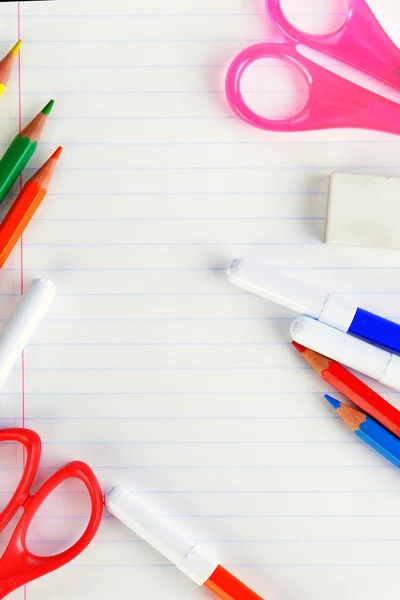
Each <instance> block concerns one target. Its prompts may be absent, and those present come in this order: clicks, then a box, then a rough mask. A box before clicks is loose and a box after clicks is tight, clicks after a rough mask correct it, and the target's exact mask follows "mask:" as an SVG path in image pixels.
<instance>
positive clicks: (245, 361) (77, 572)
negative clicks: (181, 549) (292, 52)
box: [0, 0, 400, 600]
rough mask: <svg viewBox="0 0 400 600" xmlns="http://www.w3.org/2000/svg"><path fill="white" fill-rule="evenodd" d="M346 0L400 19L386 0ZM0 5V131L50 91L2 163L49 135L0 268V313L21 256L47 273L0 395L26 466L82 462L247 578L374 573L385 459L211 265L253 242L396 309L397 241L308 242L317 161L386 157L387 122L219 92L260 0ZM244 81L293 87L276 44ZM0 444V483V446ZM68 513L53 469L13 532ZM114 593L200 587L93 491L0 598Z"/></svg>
mask: <svg viewBox="0 0 400 600" xmlns="http://www.w3.org/2000/svg"><path fill="white" fill-rule="evenodd" d="M339 4H340V3H339V2H328V1H326V2H322V3H318V7H317V8H316V3H315V2H313V1H312V0H307V1H306V2H303V3H302V7H301V8H299V6H298V3H297V2H295V1H294V0H292V1H291V2H289V1H288V2H285V5H286V6H287V9H288V11H289V12H290V14H291V16H292V18H293V19H295V20H296V22H297V23H299V24H301V25H303V26H304V27H305V28H307V27H309V28H316V27H317V26H319V25H329V24H331V23H335V24H337V23H338V22H340V20H341V19H342V18H343V3H342V4H341V6H339ZM370 5H371V7H372V9H373V10H374V11H375V12H376V14H377V15H378V16H379V18H380V20H381V22H382V23H383V24H384V25H385V27H387V29H388V31H389V32H390V35H392V36H393V39H394V40H395V41H396V42H397V43H400V13H399V11H398V8H397V3H396V2H395V0H381V1H380V2H378V0H371V2H370ZM0 13H1V16H2V19H1V26H0V27H1V32H2V40H3V42H2V46H1V47H2V49H3V50H4V52H5V51H6V50H7V48H8V47H9V46H10V44H11V43H13V42H14V40H15V39H16V38H17V36H18V34H19V33H20V35H21V37H22V38H23V40H24V46H23V50H22V52H21V64H20V68H19V69H16V70H14V73H13V76H12V80H11V81H10V85H9V88H8V91H7V93H6V95H5V96H4V97H3V98H2V100H1V105H0V115H1V119H0V126H1V134H2V135H1V138H0V139H1V141H2V143H3V146H2V148H3V147H5V145H6V143H8V142H9V141H10V140H11V139H12V138H13V136H14V135H15V132H16V131H17V130H18V126H19V122H20V123H21V124H22V125H24V124H25V123H27V122H28V121H29V120H30V119H31V118H32V117H33V116H34V115H35V114H36V113H37V112H38V110H40V108H41V107H42V106H43V105H44V104H45V103H46V102H47V101H48V100H49V99H50V98H51V97H54V98H55V100H56V104H55V106H54V109H53V113H52V115H51V117H50V119H49V121H48V124H47V126H46V129H45V131H44V134H43V138H42V140H41V143H40V145H39V147H38V150H37V153H36V154H35V156H34V158H33V159H32V160H31V162H30V163H29V165H28V168H27V169H26V171H25V173H24V180H25V179H26V177H27V176H29V175H30V174H31V173H32V172H33V171H34V170H35V169H37V168H38V166H39V165H40V164H41V163H42V162H43V161H44V160H45V159H46V158H47V157H48V156H49V155H50V154H51V153H52V152H53V151H54V149H55V148H56V147H57V145H59V144H62V145H63V147H64V153H63V155H62V158H61V160H60V164H59V168H58V169H57V172H56V175H55V177H54V180H53V182H52V185H51V189H50V193H49V195H48V196H47V198H46V200H45V201H44V202H43V205H42V206H41V207H40V209H39V210H38V212H37V214H36V216H35V218H34V220H33V222H32V223H31V225H30V227H29V229H28V230H27V232H26V234H25V235H24V238H23V243H22V246H19V247H18V248H17V249H16V250H15V251H14V253H13V254H12V256H11V257H10V259H9V261H8V262H7V264H6V266H5V268H3V269H2V271H1V273H0V281H1V294H2V312H1V314H0V318H1V319H3V320H4V319H6V318H7V317H8V316H9V315H10V314H11V312H12V310H13V306H14V305H15V303H16V302H17V301H18V297H19V294H20V292H21V287H24V288H25V289H26V288H27V287H28V286H29V283H30V281H31V280H32V279H34V278H35V277H38V276H42V277H48V278H50V279H52V280H53V281H54V282H55V284H56V287H57V297H56V299H55V302H54V304H53V306H52V307H51V309H50V311H49V314H48V316H47V317H46V319H45V321H44V322H43V323H42V324H41V325H40V327H39V329H38V331H37V332H36V334H35V336H34V339H33V340H32V343H31V344H30V345H29V346H28V348H27V349H26V351H25V355H24V361H23V363H22V361H21V362H20V363H19V364H18V365H16V368H15V369H14V370H13V372H12V374H11V376H10V378H9V379H8V381H7V384H6V385H5V387H4V389H3V390H2V403H1V408H0V417H1V419H2V423H4V425H8V426H21V425H22V424H25V426H26V427H30V428H32V429H35V430H36V431H37V432H38V433H39V434H40V436H41V437H42V440H43V456H42V463H41V464H42V467H41V470H40V473H39V481H44V480H45V478H46V477H48V476H49V475H50V474H51V473H52V472H53V471H54V470H55V469H56V468H58V467H60V466H62V465H64V464H66V463H67V462H68V461H70V460H75V459H79V460H83V461H86V462H88V463H89V464H90V465H91V466H92V468H93V469H94V470H95V472H96V475H97V476H98V478H99V480H100V483H101V485H102V488H103V489H104V490H105V491H106V490H108V488H109V487H110V486H111V485H115V484H122V485H125V486H127V487H129V488H130V489H132V490H136V491H138V492H139V493H141V494H143V495H144V496H145V497H146V498H147V499H148V501H149V502H151V503H152V504H154V505H155V506H157V507H159V508H160V509H161V512H162V513H163V514H164V516H165V517H166V518H167V519H168V521H169V522H171V523H176V524H177V525H178V524H179V525H181V526H183V527H184V528H185V529H186V531H187V534H188V535H189V536H191V537H193V538H194V539H196V540H198V541H199V542H201V543H202V544H204V548H205V549H206V550H208V551H210V552H212V551H213V550H217V551H218V553H219V555H220V562H221V564H223V565H224V566H227V568H229V569H230V570H231V571H232V572H234V573H235V574H236V575H237V576H238V577H240V578H241V579H242V580H243V581H244V582H245V583H247V584H248V585H249V586H250V587H252V588H253V589H254V590H255V591H256V592H257V593H259V594H260V595H261V596H262V597H263V598H274V599H279V600H320V599H321V598H323V599H324V600H337V599H338V598H341V599H342V600H350V599H351V600H353V598H356V597H363V598H364V599H365V600H372V599H375V598H376V597H379V598H389V597H392V594H393V588H394V586H396V585H397V584H398V582H399V571H398V555H399V545H400V542H399V534H398V530H399V523H400V513H399V507H398V505H399V502H398V501H399V492H400V485H399V478H398V474H397V472H396V470H395V469H394V468H392V467H391V466H390V464H388V463H387V462H386V461H385V460H384V459H381V458H380V457H379V456H378V455H376V453H374V452H373V451H372V450H371V451H370V450H369V449H368V448H366V447H365V446H364V445H362V444H361V443H358V442H357V440H355V439H353V438H352V436H351V433H350V432H349V431H348V430H346V429H345V428H344V427H343V426H342V424H341V423H340V422H339V421H338V419H336V418H335V415H334V414H332V410H331V409H330V407H329V406H327V405H326V403H325V402H324V400H323V393H326V392H332V390H331V389H330V388H329V386H327V385H326V384H325V383H324V382H321V381H320V380H319V379H318V377H317V376H316V375H315V374H314V373H313V372H311V370H310V369H309V368H308V366H307V365H306V364H305V363H304V362H303V361H302V359H301V357H299V356H298V355H297V353H296V352H295V351H294V350H293V349H292V348H291V346H290V344H289V341H290V337H289V327H290V323H291V321H292V319H293V318H294V316H295V315H294V314H293V313H290V312H289V311H287V310H285V309H282V308H280V307H278V306H275V305H272V304H270V303H268V302H266V301H263V300H261V299H259V298H256V297H254V296H251V295H249V294H245V293H242V292H241V291H240V290H237V289H235V288H233V287H231V286H230V285H229V283H228V281H227V277H226V268H227V266H228V264H229V262H230V261H231V259H232V258H234V257H237V256H243V255H244V256H247V255H250V254H253V253H255V254H257V255H258V256H260V257H262V258H263V260H264V261H265V262H266V264H268V265H269V266H271V267H275V268H282V269H284V270H285V271H287V272H288V273H292V274H293V275H295V276H296V277H298V278H301V279H303V280H304V281H307V282H310V283H319V284H320V285H324V286H326V287H329V289H331V290H332V291H336V292H338V293H342V294H346V295H351V294H356V295H357V296H358V297H359V298H361V299H362V303H363V307H365V308H370V309H372V310H375V311H377V312H379V313H380V314H382V315H384V316H388V317H390V318H393V319H397V320H399V319H400V311H399V308H398V303H399V293H400V284H399V277H398V272H399V267H400V260H399V255H398V253H394V252H393V253H391V252H389V251H374V250H364V249H363V250H361V249H354V248H352V249H350V250H347V249H345V248H330V247H325V246H324V245H323V244H322V240H323V235H324V227H325V214H326V202H327V186H328V177H329V175H330V173H331V172H332V171H334V170H344V171H349V172H367V173H376V174H385V175H392V176H393V175H395V176H396V175H400V168H399V164H400V163H399V152H400V146H399V144H400V141H399V138H396V137H394V136H388V135H384V134H380V133H372V132H366V131H357V132H355V131H329V132H326V131H325V132H318V133H304V134H303V133H302V134H297V135H282V134H271V133H268V132H263V131H258V130H255V129H253V128H251V127H249V126H246V125H244V124H243V123H241V122H239V121H238V120H237V119H236V118H235V117H233V116H232V113H231V112H230V110H229V109H228V107H227V104H226V100H225V94H224V77H225V73H226V69H227V67H228V65H229V62H230V61H231V60H232V59H233V57H234V56H235V55H236V54H237V53H238V52H239V51H240V50H241V49H243V48H244V47H246V46H248V45H249V44H251V43H255V42H259V41H266V40H268V41H278V40H280V39H281V38H280V37H279V35H278V34H277V32H275V31H273V29H272V27H271V25H270V24H269V23H268V19H267V17H266V15H265V11H264V2H263V1H261V0H260V1H258V0H217V1H215V0H203V1H202V2H201V3H199V2H195V1H194V0H170V1H169V2H165V1H164V0H151V2H147V3H145V2H141V1H140V0H119V1H118V2H114V3H110V2H108V1H106V0H96V1H95V0H86V1H85V2H78V1H77V0H69V2H66V1H65V0H64V1H59V2H43V3H41V2H21V3H20V5H19V6H17V3H12V4H11V5H5V4H4V3H3V4H2V5H1V7H0ZM246 88H247V90H248V94H249V95H250V97H251V98H252V101H253V102H254V103H256V104H257V103H259V105H260V106H261V108H263V109H264V110H265V111H266V114H277V110H278V109H279V110H281V111H283V112H284V111H285V110H288V111H289V110H290V109H292V108H293V106H297V104H298V103H301V102H302V101H304V97H305V91H304V89H303V87H302V82H301V80H299V79H298V78H297V77H296V76H294V75H293V74H292V73H289V72H288V69H287V68H285V67H282V66H281V65H279V64H277V63H276V62H275V63H268V64H267V65H261V66H259V67H258V71H256V72H253V75H252V76H249V79H248V81H246ZM288 92H289V93H288ZM293 96H294V98H295V103H294V104H292V100H293ZM278 114H279V113H278ZM18 189H19V184H17V185H16V186H15V189H14V194H16V193H17V192H18ZM373 385H374V387H375V389H378V390H379V387H378V386H376V385H375V384H373ZM384 393H385V395H386V396H387V397H388V398H391V399H392V400H393V401H394V402H399V401H400V398H399V395H398V394H395V393H391V392H389V391H388V390H384ZM10 460H11V464H10V465H9V468H8V469H5V470H2V478H3V479H2V481H3V486H2V490H1V495H2V498H3V499H4V498H6V497H8V496H9V494H10V492H11V490H12V486H13V481H14V480H15V475H16V473H17V472H19V469H20V465H21V457H20V456H19V455H17V454H15V456H14V455H12V456H11V457H10ZM3 473H4V475H3ZM2 501H3V500H2ZM87 515H88V507H87V505H86V503H85V495H84V494H82V491H81V490H80V488H78V487H74V485H69V486H68V487H66V488H62V489H60V490H59V491H58V493H57V494H55V495H54V496H53V498H52V499H51V500H50V501H49V502H48V503H47V504H46V506H45V507H44V508H43V510H42V511H41V513H40V515H39V518H38V519H37V520H36V522H35V525H34V529H33V530H32V532H31V534H30V543H31V548H32V549H33V551H41V552H56V551H59V550H60V549H63V548H64V547H66V545H68V543H69V542H71V541H72V539H74V535H76V534H77V533H78V532H79V531H80V530H81V529H82V526H83V525H84V523H85V519H86V518H87ZM6 533H7V532H5V533H3V534H2V536H1V538H0V541H1V545H2V547H5V540H6V539H8V537H7V535H6ZM8 533H9V532H8ZM44 539H45V540H47V541H45V542H44V541H43V540H44ZM116 595H118V597H120V598H123V599H125V598H132V597H133V596H135V597H136V598H140V600H154V599H155V598H159V597H161V596H162V597H163V598H164V599H166V600H172V599H173V600H181V599H182V600H187V599H189V598H190V599H193V600H195V599H199V600H200V599H202V598H208V597H209V598H211V595H210V594H209V593H208V592H205V591H203V590H202V589H199V588H197V587H196V586H195V585H194V584H193V583H192V582H191V581H190V580H188V579H187V578H185V576H184V575H182V574H181V573H179V571H177V570H176V569H175V568H174V567H173V566H171V565H169V564H168V563H167V562H166V561H165V560H164V559H163V558H162V557H161V556H160V555H158V554H157V553H156V552H154V551H153V550H152V549H151V548H149V547H148V546H147V545H146V544H145V543H143V542H141V541H140V540H139V539H138V538H137V537H136V536H135V535H134V534H133V533H132V532H130V531H129V530H127V529H126V528H125V527H124V526H123V525H122V524H120V523H118V522H117V521H116V520H114V519H113V518H111V517H110V516H109V515H108V514H105V516H104V520H103V522H102V525H101V528H100V531H99V533H98V535H97V536H96V539H95V541H94V542H93V543H92V544H91V546H90V547H89V548H88V549H87V550H86V552H85V553H83V554H82V555H81V556H80V557H79V558H78V559H76V560H75V561H74V562H73V563H72V564H70V565H68V566H66V567H64V568H63V569H61V570H59V571H57V572H55V573H53V574H51V575H49V576H46V577H45V578H43V579H40V580H38V581H36V582H33V583H31V584H29V585H28V586H27V588H26V589H21V590H18V591H16V592H15V593H14V598H15V599H16V600H22V599H23V598H24V600H25V599H28V600H36V599H37V600H39V599H41V600H43V599H47V598H54V597H55V596H56V597H57V598H58V600H67V599H68V600H69V599H70V598H80V599H82V600H94V599H95V598H96V600H98V599H103V598H104V599H106V598H109V597H115V596H116Z"/></svg>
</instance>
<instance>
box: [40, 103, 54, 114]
mask: <svg viewBox="0 0 400 600" xmlns="http://www.w3.org/2000/svg"><path fill="white" fill-rule="evenodd" d="M53 104H54V100H50V102H48V103H47V104H46V106H45V107H44V108H42V113H43V114H44V115H49V114H50V112H51V109H52V108H53Z"/></svg>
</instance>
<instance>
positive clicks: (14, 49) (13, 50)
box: [10, 40, 22, 56]
mask: <svg viewBox="0 0 400 600" xmlns="http://www.w3.org/2000/svg"><path fill="white" fill-rule="evenodd" d="M21 44H22V40H18V42H17V43H16V44H14V46H13V47H12V48H11V50H10V52H12V53H13V54H14V56H17V54H18V52H19V49H20V48H21Z"/></svg>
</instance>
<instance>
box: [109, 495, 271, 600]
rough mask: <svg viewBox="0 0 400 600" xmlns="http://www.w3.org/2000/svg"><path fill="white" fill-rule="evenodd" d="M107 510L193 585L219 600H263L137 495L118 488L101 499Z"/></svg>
mask: <svg viewBox="0 0 400 600" xmlns="http://www.w3.org/2000/svg"><path fill="white" fill-rule="evenodd" d="M105 505H106V508H107V510H108V511H109V512H110V513H111V514H112V515H114V516H115V517H116V518H117V519H119V520H120V521H122V522H123V523H124V524H125V525H126V526H127V527H129V528H130V529H132V530H133V531H134V532H135V533H136V534H137V535H139V536H140V537H141V538H142V539H144V540H145V541H146V542H148V543H149V544H150V545H151V546H152V547H153V548H155V549H156V550H158V552H160V553H161V554H162V555H163V556H165V557H166V558H167V559H168V560H170V561H171V562H172V563H174V564H175V565H176V566H177V568H178V569H179V570H180V571H182V572H183V573H185V575H187V576H188V577H190V579H192V580H193V581H194V582H195V583H197V585H199V586H204V587H206V588H208V589H209V590H211V591H212V592H214V594H216V595H217V596H218V597H219V598H222V600H263V599H262V598H261V596H258V594H256V593H255V592H253V591H252V590H251V589H250V588H248V587H247V586H246V585H245V584H244V583H242V582H241V581H240V580H239V579H237V578H236V577H235V576H234V575H232V573H230V572H229V571H227V570H226V569H224V567H222V566H221V565H220V564H219V562H218V560H217V559H214V558H213V557H211V556H209V555H208V554H205V553H204V551H201V550H200V548H198V545H197V544H196V543H195V542H193V541H191V540H189V539H187V538H186V537H184V536H182V535H180V534H179V533H177V531H176V530H175V529H172V528H171V527H170V526H169V525H168V524H167V523H166V522H165V520H164V519H163V518H162V517H160V516H159V515H157V514H156V513H155V512H154V511H152V510H151V509H149V507H148V506H147V505H146V504H144V503H143V502H142V501H141V500H140V499H139V498H138V496H137V495H135V494H133V493H131V492H129V491H127V490H124V489H122V488H120V487H115V488H112V489H111V490H110V491H109V492H108V494H106V496H105Z"/></svg>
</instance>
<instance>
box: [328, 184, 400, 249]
mask: <svg viewBox="0 0 400 600" xmlns="http://www.w3.org/2000/svg"><path fill="white" fill-rule="evenodd" d="M399 231H400V179H399V178H397V177H381V176H379V177H375V176H373V175H352V174H348V173H333V174H332V175H331V177H330V183H329V200H328V215H327V223H326V233H325V242H326V243H327V244H349V245H354V246H372V247H382V248H400V236H399Z"/></svg>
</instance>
